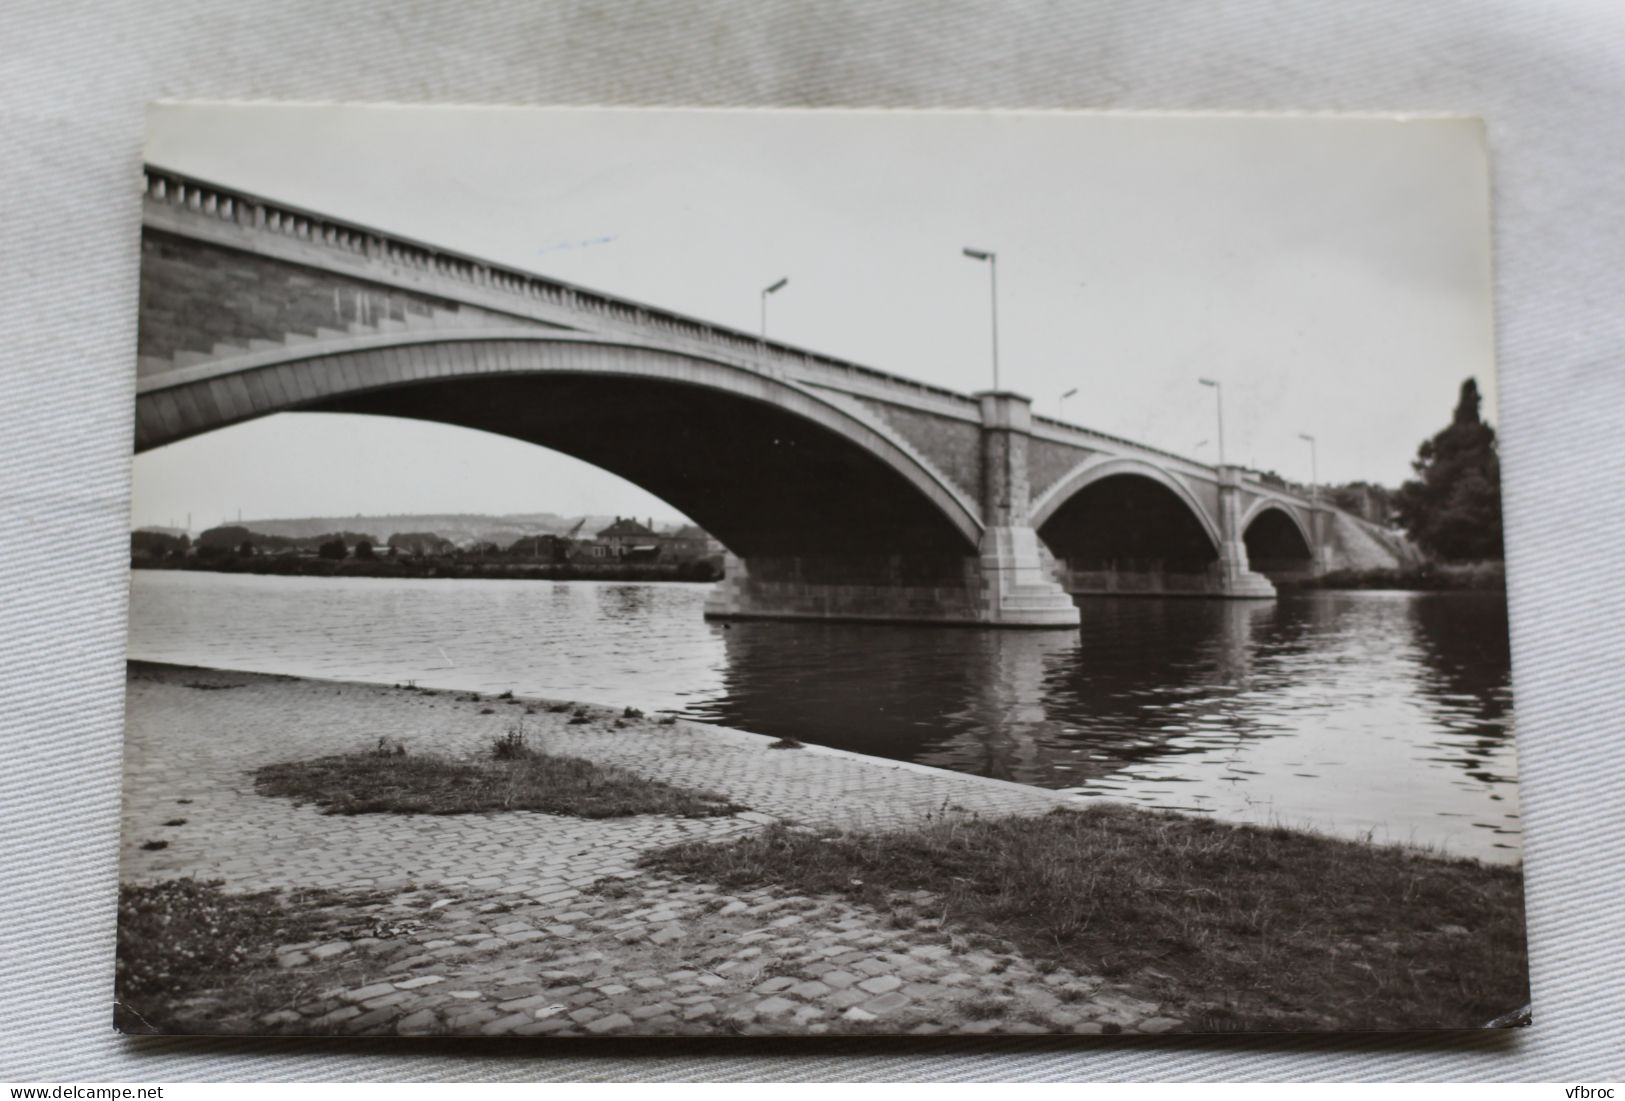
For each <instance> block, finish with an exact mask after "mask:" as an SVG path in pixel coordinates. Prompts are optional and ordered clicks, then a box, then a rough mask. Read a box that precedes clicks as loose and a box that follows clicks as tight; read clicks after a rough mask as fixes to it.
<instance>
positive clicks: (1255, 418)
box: [133, 104, 1496, 528]
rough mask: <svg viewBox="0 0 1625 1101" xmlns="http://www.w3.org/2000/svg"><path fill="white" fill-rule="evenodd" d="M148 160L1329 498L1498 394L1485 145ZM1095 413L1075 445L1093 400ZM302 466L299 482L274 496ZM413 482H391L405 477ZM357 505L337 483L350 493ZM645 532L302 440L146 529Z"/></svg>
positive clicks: (166, 143) (742, 145)
mask: <svg viewBox="0 0 1625 1101" xmlns="http://www.w3.org/2000/svg"><path fill="white" fill-rule="evenodd" d="M147 159H148V160H149V162H151V163H153V164H156V165H160V166H162V167H165V168H170V169H174V170H177V171H180V172H184V173H189V174H192V175H195V176H199V177H202V178H204V179H207V180H211V181H214V182H217V183H220V184H224V185H228V186H231V187H236V188H240V189H243V190H246V191H251V192H255V193H257V194H260V195H264V196H266V197H268V198H273V199H279V200H282V201H284V202H288V203H292V204H295V205H299V206H304V207H308V208H313V209H316V210H319V211H323V212H325V213H329V214H332V215H334V216H337V217H340V218H343V219H347V220H351V221H355V222H359V223H362V224H365V225H369V226H373V227H376V228H379V229H382V230H386V231H391V232H395V233H399V234H403V235H406V236H410V237H413V238H416V239H418V240H422V241H426V242H430V243H433V244H439V245H442V246H445V247H447V248H451V249H456V250H459V251H463V252H467V253H472V254H474V255H477V256H481V257H485V258H487V259H490V260H492V261H495V262H498V263H502V264H507V265H511V266H513V267H517V268H522V269H525V270H528V271H533V272H537V273H540V274H543V275H547V276H551V277H555V278H560V279H565V280H568V281H571V282H574V283H577V284H580V285H583V286H587V287H592V288H595V289H598V290H602V291H606V292H609V293H612V294H616V295H621V296H625V297H628V298H632V299H637V300H639V301H643V302H647V303H650V304H653V305H658V306H662V307H665V308H668V309H673V310H677V311H680V312H683V313H687V314H691V315H694V316H696V317H700V318H703V319H706V320H709V321H712V322H715V323H718V324H723V325H731V326H735V327H738V328H741V329H746V330H750V331H754V330H755V329H756V328H757V325H758V323H759V312H758V311H759V309H760V301H761V299H760V292H761V290H762V288H763V287H765V286H767V285H769V284H771V283H773V282H775V281H776V280H778V279H780V278H784V277H787V278H788V279H789V283H788V284H787V285H786V286H785V287H784V288H783V290H781V291H779V292H778V293H777V294H775V295H773V296H772V298H771V299H770V301H769V307H768V308H769V315H768V328H769V331H770V334H771V335H772V336H773V337H774V338H775V339H777V340H781V341H784V342H787V343H791V344H796V345H801V346H804V347H807V348H810V349H813V350H816V351H820V352H824V353H828V354H832V355H836V356H840V357H843V358H846V359H850V360H855V361H857V362H860V363H864V364H867V365H869V366H873V367H876V368H879V369H881V370H885V371H889V372H892V373H895V374H899V375H904V376H908V377H911V378H918V379H922V380H925V381H929V382H932V383H935V384H938V385H941V386H947V387H951V388H953V389H957V390H961V391H964V392H972V391H975V390H980V389H987V388H989V387H990V385H991V383H992V354H991V344H992V340H991V313H992V310H991V303H990V285H989V275H990V272H989V268H988V265H986V264H984V263H980V262H977V261H973V260H971V259H967V258H966V257H964V256H963V255H962V252H961V250H962V249H963V248H965V247H971V248H976V249H981V250H991V251H995V252H997V254H998V334H999V366H1000V374H1001V379H1000V381H1001V384H1002V386H1003V388H1005V389H1013V390H1016V391H1018V392H1020V393H1023V394H1026V395H1028V396H1029V397H1031V398H1032V399H1033V403H1034V409H1035V410H1036V411H1038V412H1041V413H1046V414H1050V415H1055V414H1056V413H1057V412H1064V416H1065V417H1066V419H1068V420H1072V421H1075V422H1077V423H1079V424H1083V425H1085V426H1087V427H1090V428H1094V429H1099V430H1101V431H1105V432H1110V433H1113V434H1115V435H1120V436H1125V437H1128V438H1131V439H1135V440H1139V441H1142V442H1145V443H1148V444H1152V445H1155V446H1158V447H1163V448H1167V449H1169V450H1172V451H1175V452H1178V453H1181V454H1186V455H1189V456H1191V457H1192V458H1196V459H1200V460H1204V461H1207V462H1213V461H1216V460H1217V457H1218V455H1217V447H1218V443H1217V428H1216V419H1217V417H1216V413H1217V411H1216V408H1215V394H1214V391H1213V390H1211V389H1208V388H1205V387H1202V386H1200V385H1199V384H1198V381H1197V380H1198V378H1200V377H1207V378H1213V379H1218V380H1219V381H1220V382H1221V383H1222V385H1223V401H1224V436H1225V449H1226V458H1227V459H1228V460H1229V461H1231V462H1240V463H1245V464H1248V465H1252V466H1256V467H1258V468H1261V469H1269V470H1275V471H1277V472H1279V473H1280V474H1282V475H1284V476H1286V477H1288V478H1292V479H1296V480H1301V481H1308V480H1309V478H1310V475H1311V469H1310V464H1311V458H1310V447H1309V445H1308V444H1307V443H1306V442H1304V441H1303V440H1302V439H1300V438H1299V436H1300V433H1308V434H1311V435H1313V436H1315V437H1316V439H1317V441H1318V465H1319V475H1320V478H1321V480H1322V481H1323V482H1345V481H1352V480H1368V481H1375V482H1380V483H1384V484H1390V485H1395V484H1398V483H1399V482H1400V481H1402V480H1403V479H1404V478H1405V477H1407V476H1408V474H1409V472H1410V466H1409V464H1410V460H1411V459H1412V458H1414V456H1415V453H1416V448H1417V445H1418V444H1419V443H1420V442H1421V441H1422V440H1423V439H1424V438H1426V437H1428V436H1430V435H1432V434H1433V433H1434V432H1436V431H1437V430H1438V429H1440V428H1442V427H1443V426H1444V425H1445V423H1446V422H1447V421H1448V420H1449V416H1450V412H1451V409H1452V407H1453V406H1454V403H1455V398H1456V393H1457V390H1458V388H1459V387H1460V385H1461V382H1462V380H1463V379H1465V378H1467V377H1469V376H1471V377H1475V378H1477V379H1478V382H1479V387H1480V389H1481V390H1482V391H1483V392H1484V394H1485V407H1484V412H1485V415H1486V417H1487V418H1488V419H1490V420H1492V421H1493V420H1494V408H1495V393H1496V390H1495V379H1494V369H1493V333H1492V320H1491V275H1490V237H1489V185H1488V176H1487V171H1488V170H1487V164H1486V153H1485V147H1484V139H1483V128H1482V125H1481V124H1480V123H1479V122H1478V121H1477V120H1474V119H1464V118H1454V119H1444V118H1428V119H1420V118H1408V119H1401V118H1374V117H1349V116H1343V117H1337V116H1329V115H1315V116H1308V115H1303V116H1260V115H1157V114H1139V113H1076V112H1019V113H1016V112H965V111H943V112H912V111H855V112H853V111H828V112H825V111H763V110H748V111H671V110H629V109H603V110H600V109H532V108H424V107H356V106H313V105H304V106H293V105H270V104H260V105H225V104H213V105H211V104H160V105H155V106H154V107H153V108H152V109H151V111H150V112H149V117H148V143H147ZM1074 388H1075V389H1076V391H1077V393H1076V394H1075V395H1073V396H1072V397H1070V398H1068V399H1067V400H1066V402H1065V405H1064V410H1063V408H1062V406H1061V405H1060V395H1062V394H1063V393H1065V392H1066V391H1068V390H1072V389H1074ZM267 455H274V456H276V457H277V458H276V462H275V463H274V464H268V463H266V462H265V457H266V456H267ZM381 456H388V458H387V460H385V459H382V458H380V457H381ZM335 470H340V471H343V472H344V476H343V477H342V478H335V477H333V476H332V472H333V471H335ZM529 511H554V512H561V513H566V514H572V513H583V512H595V513H632V514H636V515H639V516H654V517H656V518H662V519H669V520H676V519H679V518H680V517H679V514H678V513H677V512H676V511H675V510H674V509H672V508H671V507H670V506H669V505H666V504H665V503H664V502H662V501H660V500H658V499H657V498H654V497H652V496H651V495H650V494H648V493H645V492H644V491H642V490H641V489H639V488H638V487H636V486H633V485H630V484H629V483H627V482H625V481H622V480H621V479H619V478H616V477H615V476H613V475H610V474H608V473H607V472H603V471H600V470H597V469H596V468H594V467H591V466H587V465H586V464H583V463H581V462H579V461H577V460H574V459H571V458H568V457H567V456H563V455H559V454H557V453H554V452H549V451H546V450H544V449H542V448H538V447H535V446H533V445H529V444H524V443H520V442H518V441H514V440H510V439H506V438H502V437H495V436H491V435H487V434H484V433H479V432H474V431H471V430H467V429H459V428H452V427H447V426H442V425H434V424H427V423H420V422H411V421H400V420H391V419H388V418H380V417H363V416H349V415H335V414H282V415H278V416H275V417H269V418H265V419H263V420H260V421H256V422H251V423H248V424H245V425H239V426H236V427H232V428H227V429H223V430H220V431H218V432H214V433H210V434H208V435H205V436H202V437H197V438H194V439H191V440H186V441H182V442H179V443H176V444H171V445H169V446H168V447H164V448H160V449H157V450H155V451H152V452H148V453H146V454H143V455H141V456H137V458H136V459H135V486H134V503H133V514H134V515H133V520H134V523H135V524H137V525H141V524H167V523H171V522H174V521H182V522H183V521H184V518H185V516H186V515H187V514H190V515H191V516H192V517H193V526H194V528H202V527H205V526H208V525H209V524H212V523H215V522H218V521H220V520H222V519H230V518H235V516H236V515H238V514H239V513H240V514H241V515H242V516H244V517H289V516H311V515H341V516H342V515H353V514H356V513H368V514H376V513H385V512H529Z"/></svg>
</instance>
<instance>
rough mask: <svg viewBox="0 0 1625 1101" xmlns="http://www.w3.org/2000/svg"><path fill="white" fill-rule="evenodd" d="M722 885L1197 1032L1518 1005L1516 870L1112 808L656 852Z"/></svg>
mask: <svg viewBox="0 0 1625 1101" xmlns="http://www.w3.org/2000/svg"><path fill="white" fill-rule="evenodd" d="M643 863H644V864H645V865H646V866H648V867H652V868H656V869H658V870H661V871H664V872H668V873H675V874H679V875H685V876H690V877H694V878H699V879H704V880H708V881H711V882H714V883H717V884H719V885H720V886H722V887H723V888H725V889H731V890H739V889H743V888H749V887H761V886H767V885H773V886H780V887H784V888H786V889H788V890H792V891H794V892H795V893H797V894H814V893H830V894H839V895H845V896H848V897H852V898H855V899H857V900H859V901H862V902H864V903H867V904H869V905H871V906H874V907H876V908H877V909H881V910H883V911H884V910H886V909H888V908H889V907H890V906H891V904H892V902H893V900H894V896H895V895H897V894H898V893H906V892H912V891H920V890H925V891H930V892H932V893H933V894H934V895H935V899H936V900H935V901H934V902H933V903H931V904H930V905H929V906H928V907H927V908H928V909H929V911H930V912H931V913H932V914H933V916H940V918H941V920H942V922H943V925H944V928H945V929H953V930H957V931H959V932H961V933H965V934H970V935H972V936H973V937H974V936H993V937H997V938H1000V939H1002V940H1005V941H1008V942H1010V943H1012V944H1014V945H1015V946H1016V947H1017V948H1019V949H1020V950H1021V951H1022V952H1023V953H1024V954H1025V955H1027V956H1028V957H1029V958H1032V959H1034V960H1036V961H1039V962H1047V963H1057V964H1061V965H1064V966H1067V967H1070V968H1073V969H1075V970H1078V971H1080V972H1084V973H1094V974H1103V975H1106V976H1109V977H1114V978H1123V979H1128V978H1133V979H1134V980H1135V981H1137V982H1138V983H1139V984H1141V985H1142V986H1143V987H1144V988H1145V989H1146V990H1147V991H1148V992H1151V993H1155V994H1156V995H1157V996H1159V997H1161V998H1164V999H1168V1000H1172V1001H1174V1002H1176V1004H1181V1005H1183V1006H1184V1010H1185V1013H1184V1015H1185V1017H1186V1019H1187V1021H1189V1023H1190V1027H1192V1028H1193V1029H1197V1030H1204V1031H1208V1030H1215V1031H1229V1030H1239V1029H1270V1030H1308V1029H1314V1030H1323V1029H1436V1028H1479V1027H1482V1026H1484V1025H1485V1024H1486V1023H1487V1022H1489V1021H1490V1020H1491V1019H1493V1018H1495V1017H1497V1016H1500V1015H1501V1014H1504V1013H1507V1012H1508V1011H1509V1010H1513V1009H1516V1008H1518V1007H1520V1006H1522V1005H1524V1004H1525V1003H1527V1002H1528V1000H1529V982H1528V972H1527V963H1526V958H1525V943H1524V925H1523V883H1522V876H1521V873H1520V872H1519V871H1517V870H1516V869H1512V868H1503V867H1495V866H1489V865H1484V864H1479V863H1476V862H1473V861H1465V860H1459V861H1458V860H1444V859H1439V858H1435V857H1431V856H1427V855H1425V854H1422V853H1419V852H1417V851H1414V850H1406V849H1399V848H1389V847H1381V846H1374V845H1363V844H1359V843H1355V842H1346V841H1338V840H1334V839H1331V838H1327V837H1323V836H1320V835H1317V834H1312V833H1306V832H1299V831H1295V830H1287V829H1268V828H1257V827H1250V826H1231V825H1226V824H1223V823H1219V822H1214V821H1211V820H1208V819H1201V818H1192V817H1184V816H1177V815H1163V814H1154V813H1149V812H1145V811H1137V810H1130V809H1125V808H1115V807H1093V808H1090V809H1088V810H1086V811H1082V812H1068V811H1058V812H1055V813H1053V814H1050V815H1047V816H1044V817H1042V818H996V819H962V820H939V821H937V822H934V823H931V824H928V825H926V826H923V827H920V828H917V829H911V830H902V831H896V832H889V833H847V834H834V835H831V834H815V833H808V832H799V831H793V830H788V829H785V828H783V827H782V826H777V825H775V826H772V827H770V828H769V829H767V830H765V831H762V832H760V833H757V834H753V835H751V836H749V837H745V838H742V839H740V840H738V841H734V842H730V843H727V844H706V843H701V842H692V843H688V844H684V845H679V846H676V847H673V848H669V849H664V850H660V851H658V852H654V853H650V854H648V855H647V856H646V857H645V858H644V860H643Z"/></svg>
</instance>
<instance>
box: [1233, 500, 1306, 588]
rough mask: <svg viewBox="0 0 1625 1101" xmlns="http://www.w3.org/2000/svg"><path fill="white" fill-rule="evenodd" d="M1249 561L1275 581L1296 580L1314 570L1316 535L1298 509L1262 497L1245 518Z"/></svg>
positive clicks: (1244, 524) (1251, 565)
mask: <svg viewBox="0 0 1625 1101" xmlns="http://www.w3.org/2000/svg"><path fill="white" fill-rule="evenodd" d="M1241 532H1242V541H1243V543H1244V544H1245V545H1246V548H1247V562H1248V564H1249V566H1250V567H1251V568H1252V569H1254V570H1256V571H1257V572H1259V573H1261V574H1263V575H1264V576H1265V577H1267V578H1269V579H1270V580H1271V581H1272V582H1277V583H1278V582H1281V581H1294V580H1299V579H1301V578H1304V577H1307V576H1309V575H1311V574H1312V573H1313V572H1314V565H1315V552H1314V547H1315V539H1314V536H1313V535H1312V534H1311V533H1310V530H1309V528H1308V527H1307V526H1306V525H1305V524H1304V522H1303V519H1302V518H1301V517H1300V516H1299V515H1298V514H1297V511H1296V510H1295V509H1292V508H1290V507H1288V506H1287V505H1286V504H1283V503H1282V502H1281V501H1278V500H1274V499H1272V498H1269V497H1261V498H1259V499H1258V500H1257V501H1254V502H1253V504H1252V507H1250V508H1249V509H1248V510H1247V512H1246V513H1245V515H1243V517H1242V520H1241Z"/></svg>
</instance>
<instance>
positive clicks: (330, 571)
mask: <svg viewBox="0 0 1625 1101" xmlns="http://www.w3.org/2000/svg"><path fill="white" fill-rule="evenodd" d="M130 568H131V569H132V570H184V571H200V572H203V573H236V574H256V575H260V576H269V577H391V578H434V579H443V580H468V579H471V578H473V579H481V580H506V581H626V582H640V581H716V580H718V579H719V578H721V577H722V567H721V566H720V565H718V564H717V563H714V562H711V561H708V560H701V561H695V562H670V563H640V564H621V563H613V564H611V563H606V564H604V565H594V564H591V563H585V562H580V563H577V562H560V563H522V562H503V561H500V560H486V559H479V558H473V559H467V558H465V559H450V558H399V557H396V558H390V557H388V556H387V555H381V556H379V557H376V558H345V559H331V558H317V557H310V556H304V555H291V554H290V555H254V556H251V557H241V556H230V555H228V556H222V557H218V558H208V559H198V558H187V559H182V560H178V561H177V560H174V559H160V560H153V559H143V558H132V559H131V560H130Z"/></svg>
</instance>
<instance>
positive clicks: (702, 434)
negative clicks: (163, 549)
mask: <svg viewBox="0 0 1625 1101" xmlns="http://www.w3.org/2000/svg"><path fill="white" fill-rule="evenodd" d="M136 409H137V417H136V422H137V431H136V450H137V451H143V450H147V449H149V448H152V447H158V446H162V445H164V444H166V443H170V442H173V441H175V440H179V439H184V438H186V437H188V436H194V435H198V434H200V433H203V432H208V431H212V430H215V429H218V428H223V427H226V426H228V425H231V424H237V423H241V422H243V421H247V420H251V419H254V418H257V417H262V416H267V415H270V414H273V413H277V412H284V411H316V412H323V411H327V412H353V413H370V414H379V415H386V416H400V417H410V418H415V419H421V420H432V421H439V422H442V423H449V424H458V425H462V426H464V427H469V428H476V429H481V430H485V431H491V432H497V433H500V434H503V435H508V436H512V437H515V438H518V439H523V440H527V441H528V442H532V443H536V444H539V445H541V446H545V447H549V448H552V449H554V450H558V451H562V452H564V453H566V454H570V455H573V456H575V457H577V458H580V459H583V460H585V461H587V462H591V463H593V464H594V465H597V466H600V467H603V468H604V469H606V470H609V471H611V472H613V473H616V474H618V475H620V476H622V477H625V478H627V479H628V480H630V481H633V482H635V483H637V484H638V485H640V486H642V487H644V488H645V489H648V490H649V491H650V492H652V493H655V494H656V495H657V496H659V497H661V498H662V499H664V500H667V501H669V502H670V503H671V504H672V505H673V506H675V507H676V508H678V509H680V510H682V511H683V512H684V513H686V514H687V515H689V516H691V517H693V518H694V519H695V520H696V521H697V522H699V523H700V524H701V525H702V526H704V527H706V528H707V529H708V530H710V531H712V533H713V534H715V535H716V536H717V538H719V539H720V540H722V541H723V543H724V544H725V545H727V546H728V547H729V549H730V550H732V551H734V552H735V553H736V554H740V555H778V554H787V553H794V554H800V555H815V556H816V555H851V554H854V553H860V552H861V553H867V554H871V555H873V554H876V553H881V554H902V553H906V554H913V555H922V554H923V555H938V556H942V557H944V558H947V559H952V558H954V557H964V556H968V555H971V554H973V553H974V552H975V550H976V547H977V544H978V542H979V540H980V538H981V533H982V524H981V520H980V518H979V517H978V516H977V515H976V513H975V512H974V511H973V510H972V508H971V507H970V505H969V504H968V503H967V502H966V501H965V500H964V499H963V497H962V495H961V494H960V493H958V492H957V491H956V490H955V489H954V488H953V487H952V486H951V485H949V484H947V483H946V481H945V480H944V479H943V478H942V477H941V476H940V475H938V474H937V473H936V472H934V471H933V470H931V469H929V468H928V466H927V465H926V464H925V463H924V462H922V461H921V460H920V459H919V458H917V457H916V456H915V455H914V454H912V453H911V452H910V451H909V450H908V449H907V448H906V446H904V445H902V444H900V443H899V442H898V441H897V440H895V439H894V438H892V436H891V435H890V434H889V433H888V432H887V431H886V430H885V426H884V425H882V424H880V423H879V422H878V421H877V420H875V419H873V418H869V417H866V416H865V415H864V414H863V412H862V411H861V410H854V409H850V408H846V407H843V406H841V405H838V404H836V403H834V402H831V401H827V400H825V399H823V398H821V397H820V396H819V395H818V394H817V393H816V392H815V391H813V390H811V389H810V388H807V387H804V386H801V385H798V384H796V383H794V382H792V381H789V380H786V379H783V378H779V377H775V376H773V375H771V374H768V373H765V372H761V371H754V370H750V369H747V368H745V367H742V366H739V365H736V364H730V363H727V362H725V361H722V360H720V359H712V358H708V357H705V356H701V355H695V354H692V353H686V352H681V351H673V350H670V349H662V348H652V347H647V346H643V345H640V344H637V343H634V342H629V341H624V340H616V339H610V338H605V337H601V336H594V335H587V334H579V333H559V332H548V331H546V330H538V329H535V328H529V329H516V330H500V329H491V330H485V331H481V332H471V333H465V334H450V333H436V334H427V335H426V334H385V335H374V336H366V337H352V338H347V339H346V338H340V339H336V340H333V341H330V342H327V343H326V344H322V343H320V342H318V343H316V344H313V345H293V346H288V347H283V348H274V349H270V350H266V351H261V352H257V353H251V354H246V355H240V356H236V357H233V358H227V359H222V360H214V361H208V362H204V363H199V364H194V365H187V366H176V367H174V368H172V369H170V370H166V371H163V372H160V373H157V374H154V375H150V376H149V377H147V378H145V379H143V380H142V382H141V383H140V385H139V386H138V390H137V399H136Z"/></svg>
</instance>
